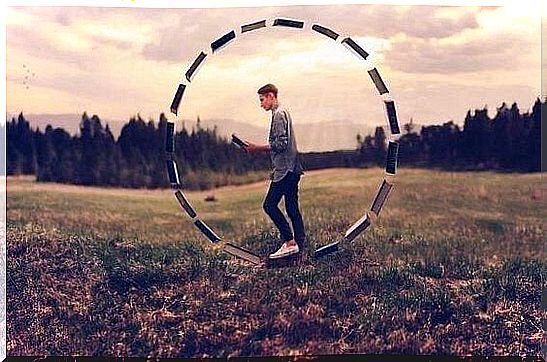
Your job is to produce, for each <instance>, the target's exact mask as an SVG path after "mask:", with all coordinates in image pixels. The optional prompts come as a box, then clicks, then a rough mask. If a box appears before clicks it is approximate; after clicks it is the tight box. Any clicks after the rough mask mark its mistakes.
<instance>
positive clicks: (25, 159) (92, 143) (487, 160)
mask: <svg viewBox="0 0 547 362" xmlns="http://www.w3.org/2000/svg"><path fill="white" fill-rule="evenodd" d="M544 105H545V102H544V103H542V102H541V101H540V100H539V99H538V100H536V102H535V103H534V106H533V107H532V112H531V113H528V112H526V113H524V114H521V112H520V110H519V108H518V106H517V104H516V103H515V104H513V105H512V106H511V107H510V108H509V107H508V106H507V105H506V104H505V103H503V104H502V105H501V106H500V107H499V108H497V110H496V111H497V112H496V115H495V117H494V118H490V117H489V116H488V112H487V109H486V107H485V108H483V109H480V110H479V109H477V110H475V111H474V112H471V111H468V112H467V115H466V117H465V121H464V125H463V129H461V130H460V127H459V126H458V125H456V124H454V122H452V121H450V122H446V123H444V124H443V125H440V126H439V125H432V126H423V127H422V128H421V131H420V132H419V133H417V132H416V131H415V129H414V128H415V127H414V124H413V121H412V120H410V122H408V123H406V124H404V125H403V131H404V132H403V134H402V135H400V137H399V139H398V142H399V165H400V166H403V167H405V166H419V167H440V168H444V169H452V170H477V169H483V170H484V169H493V170H509V171H520V172H535V171H540V169H541V165H540V163H541V108H542V106H544ZM166 128H167V118H166V117H165V115H164V114H161V115H160V117H159V121H158V123H157V125H156V123H155V122H154V121H153V120H149V121H147V122H146V121H144V120H143V119H142V118H141V117H140V116H136V117H133V118H131V119H130V120H129V122H128V123H126V124H125V125H124V126H123V128H122V130H121V133H120V135H119V137H118V139H115V138H114V136H113V134H112V132H111V130H110V128H109V126H108V124H106V126H104V127H103V124H102V122H101V120H100V119H99V117H98V116H97V115H93V116H92V117H89V116H88V115H87V114H86V113H84V114H83V115H82V118H81V121H80V132H79V134H78V135H70V134H69V133H68V132H66V131H65V130H64V129H62V128H53V127H52V126H50V125H48V126H47V127H46V128H45V130H44V132H42V131H41V130H40V129H39V128H37V129H35V130H34V129H32V128H31V127H30V124H29V122H28V121H27V120H26V119H25V118H24V115H23V114H19V116H18V117H17V119H15V118H12V120H11V121H9V122H7V123H6V137H7V145H6V147H7V162H6V173H7V174H8V175H17V174H35V175H36V177H37V180H38V181H48V182H61V183H71V184H78V185H96V186H120V187H129V188H137V187H147V188H161V187H168V186H169V181H168V177H167V173H166V166H165V156H166V155H165V134H166ZM386 138H387V137H386V133H385V131H384V128H383V127H377V128H376V130H375V133H374V135H367V136H365V137H363V136H361V135H357V137H356V140H357V147H356V149H355V150H354V151H333V152H310V153H303V154H301V159H302V162H303V164H304V168H305V169H308V170H310V169H318V168H326V167H368V166H372V165H384V164H385V158H386V152H387V145H386ZM175 159H176V161H177V166H178V171H179V174H180V175H181V178H182V180H183V185H184V186H185V187H187V188H191V189H196V188H199V189H204V188H208V187H212V186H219V185H222V184H227V183H230V178H229V177H228V178H227V177H226V176H240V177H245V175H246V174H250V173H253V172H254V173H257V172H264V173H265V172H266V171H268V170H269V169H270V167H271V166H270V160H269V155H268V154H260V155H248V154H246V153H243V152H241V151H240V150H239V149H237V148H235V147H234V146H233V145H232V144H230V142H229V140H228V139H227V138H225V137H221V136H219V135H218V134H217V129H216V127H215V128H214V129H204V128H202V127H201V125H200V120H199V117H198V121H197V125H196V127H195V128H192V129H191V130H188V129H187V128H186V127H185V126H183V127H182V129H181V130H179V131H177V132H176V134H175ZM219 175H222V176H223V177H222V178H219V177H218V176H219ZM212 180H214V182H213V181H212ZM219 180H220V181H219Z"/></svg>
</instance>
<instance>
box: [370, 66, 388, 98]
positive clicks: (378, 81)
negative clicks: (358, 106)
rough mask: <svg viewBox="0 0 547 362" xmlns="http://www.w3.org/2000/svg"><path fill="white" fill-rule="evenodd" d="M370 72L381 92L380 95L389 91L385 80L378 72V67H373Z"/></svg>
mask: <svg viewBox="0 0 547 362" xmlns="http://www.w3.org/2000/svg"><path fill="white" fill-rule="evenodd" d="M368 74H369V75H370V78H372V81H373V82H374V85H375V86H376V89H378V92H380V95H382V94H384V93H389V91H388V90H387V87H386V84H385V83H384V80H383V79H382V77H381V76H380V73H378V69H376V68H374V69H371V70H369V71H368Z"/></svg>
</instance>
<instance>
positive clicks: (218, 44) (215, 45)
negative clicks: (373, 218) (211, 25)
mask: <svg viewBox="0 0 547 362" xmlns="http://www.w3.org/2000/svg"><path fill="white" fill-rule="evenodd" d="M235 37H236V32H235V31H233V30H232V31H231V32H229V33H227V34H224V35H223V36H221V37H220V38H218V39H217V40H215V41H214V42H212V43H211V49H212V50H213V53H214V52H216V51H218V50H220V48H222V47H223V46H225V45H226V44H228V42H230V41H231V40H234V39H235Z"/></svg>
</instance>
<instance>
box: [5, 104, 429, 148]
mask: <svg viewBox="0 0 547 362" xmlns="http://www.w3.org/2000/svg"><path fill="white" fill-rule="evenodd" d="M92 115H93V113H89V116H92ZM24 116H25V119H26V120H27V121H29V123H30V125H31V127H33V128H37V127H39V128H40V130H42V131H43V130H44V129H45V128H46V126H47V125H48V124H51V126H52V127H61V128H63V129H64V130H66V131H67V132H69V133H70V134H73V135H75V134H78V132H79V125H80V119H81V115H79V114H25V115H24ZM12 117H15V118H17V114H9V113H8V114H6V119H7V120H8V121H10V120H11V118H12ZM99 117H100V115H99ZM101 121H102V124H103V125H106V124H107V123H108V125H109V127H110V129H111V131H112V133H113V134H114V136H115V137H118V135H119V134H120V132H121V129H122V127H123V125H124V124H126V123H127V122H128V121H129V118H128V119H127V120H123V121H114V120H109V119H103V118H101ZM155 121H157V120H155ZM184 124H185V126H186V128H187V129H188V130H191V129H192V127H195V125H196V121H194V120H192V121H189V120H185V121H184ZM215 125H216V126H217V130H218V134H219V135H221V136H226V137H228V136H230V135H231V134H232V133H236V134H238V135H239V136H241V137H243V138H245V139H248V140H250V141H252V142H256V143H265V142H267V138H268V126H269V125H268V124H267V123H266V122H265V123H264V127H258V126H254V125H251V124H249V123H245V122H242V121H235V120H231V119H222V120H207V119H202V120H201V126H202V127H203V128H211V129H212V128H214V126H215ZM177 126H178V127H179V128H180V127H182V121H179V122H177ZM374 128H375V126H372V125H366V124H361V123H353V122H350V121H330V122H324V123H306V124H299V123H295V124H294V132H295V133H296V137H297V144H298V149H299V151H301V152H310V151H334V150H344V149H345V150H351V149H355V148H356V147H357V141H356V137H357V134H358V133H360V134H361V135H368V134H373V133H374ZM416 130H417V131H418V130H419V126H418V125H417V126H416Z"/></svg>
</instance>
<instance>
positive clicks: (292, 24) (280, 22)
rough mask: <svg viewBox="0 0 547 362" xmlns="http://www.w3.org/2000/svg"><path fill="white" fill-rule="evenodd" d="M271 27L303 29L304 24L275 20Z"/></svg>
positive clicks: (295, 21)
mask: <svg viewBox="0 0 547 362" xmlns="http://www.w3.org/2000/svg"><path fill="white" fill-rule="evenodd" d="M273 26H288V27H290V28H300V29H302V28H303V27H304V22H303V21H299V20H289V19H280V18H278V19H275V20H274V23H273Z"/></svg>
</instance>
